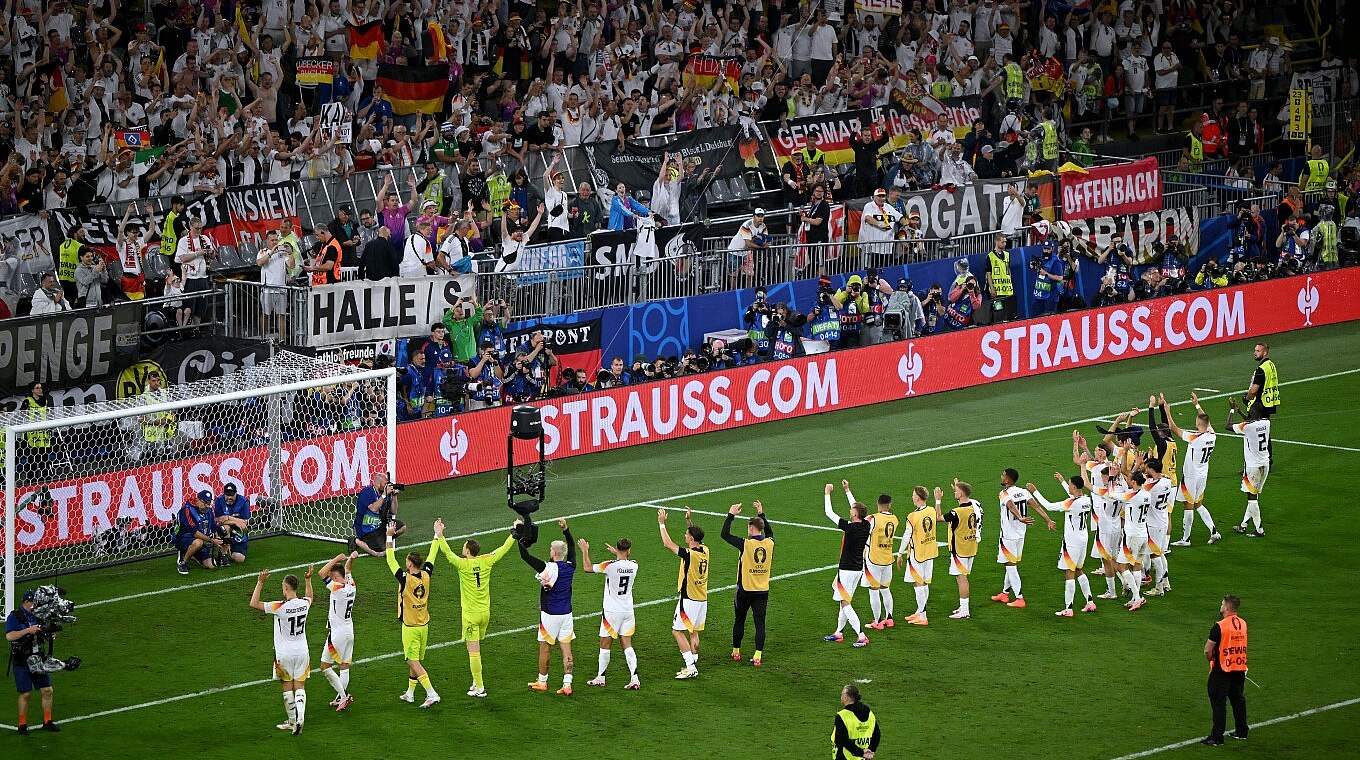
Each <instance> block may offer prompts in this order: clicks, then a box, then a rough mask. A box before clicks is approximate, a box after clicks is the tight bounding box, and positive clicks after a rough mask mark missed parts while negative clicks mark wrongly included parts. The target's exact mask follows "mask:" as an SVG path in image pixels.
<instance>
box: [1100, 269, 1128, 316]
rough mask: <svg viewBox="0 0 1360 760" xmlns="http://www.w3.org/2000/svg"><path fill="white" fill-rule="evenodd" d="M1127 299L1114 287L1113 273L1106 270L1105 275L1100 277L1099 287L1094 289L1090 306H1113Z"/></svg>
mask: <svg viewBox="0 0 1360 760" xmlns="http://www.w3.org/2000/svg"><path fill="white" fill-rule="evenodd" d="M1127 300H1128V299H1127V298H1125V297H1123V296H1121V295H1119V291H1117V290H1115V288H1114V273H1113V272H1106V273H1105V276H1104V277H1101V278H1100V289H1099V290H1097V291H1096V298H1095V303H1093V304H1092V306H1094V307H1096V308H1101V307H1104V306H1114V305H1115V304H1120V303H1124V302H1125V301H1127Z"/></svg>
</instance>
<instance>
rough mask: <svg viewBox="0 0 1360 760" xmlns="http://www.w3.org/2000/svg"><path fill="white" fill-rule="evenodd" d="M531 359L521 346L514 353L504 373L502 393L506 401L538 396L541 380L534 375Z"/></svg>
mask: <svg viewBox="0 0 1360 760" xmlns="http://www.w3.org/2000/svg"><path fill="white" fill-rule="evenodd" d="M532 362H533V359H532V358H531V357H530V355H529V353H527V352H525V351H524V349H523V348H521V349H520V350H519V351H517V352H516V353H515V356H514V358H513V359H512V360H511V361H510V366H509V367H508V368H507V370H506V373H505V386H504V395H505V398H506V400H507V401H512V402H523V401H529V400H530V399H535V398H538V394H539V392H540V391H541V390H542V389H543V382H542V381H541V380H540V379H539V378H538V377H537V376H535V371H534V366H533V363H532Z"/></svg>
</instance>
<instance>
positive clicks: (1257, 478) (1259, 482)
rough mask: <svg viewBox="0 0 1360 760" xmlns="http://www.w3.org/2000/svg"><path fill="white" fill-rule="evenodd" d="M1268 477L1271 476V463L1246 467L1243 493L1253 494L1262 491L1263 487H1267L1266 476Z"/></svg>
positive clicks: (1243, 474) (1243, 477)
mask: <svg viewBox="0 0 1360 760" xmlns="http://www.w3.org/2000/svg"><path fill="white" fill-rule="evenodd" d="M1268 477H1270V465H1266V466H1265V467H1248V468H1246V469H1245V470H1243V471H1242V493H1249V494H1251V495H1253V496H1255V495H1257V494H1259V493H1261V489H1263V488H1265V487H1266V478H1268Z"/></svg>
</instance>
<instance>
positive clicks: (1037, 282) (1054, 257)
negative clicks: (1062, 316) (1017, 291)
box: [1030, 247, 1068, 317]
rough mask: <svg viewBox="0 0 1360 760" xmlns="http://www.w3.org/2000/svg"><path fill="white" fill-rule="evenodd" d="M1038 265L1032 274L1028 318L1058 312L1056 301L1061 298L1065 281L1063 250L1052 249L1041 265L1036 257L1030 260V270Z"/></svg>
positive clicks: (1065, 262) (1065, 268)
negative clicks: (1032, 283)
mask: <svg viewBox="0 0 1360 760" xmlns="http://www.w3.org/2000/svg"><path fill="white" fill-rule="evenodd" d="M1035 265H1038V268H1037V269H1035V272H1034V291H1033V293H1032V294H1031V297H1032V298H1033V303H1034V306H1033V311H1032V313H1031V314H1030V316H1033V317H1040V316H1043V315H1045V314H1052V313H1053V312H1055V311H1057V310H1058V299H1059V298H1060V297H1061V296H1062V291H1063V282H1064V281H1065V280H1066V279H1067V272H1068V261H1067V258H1066V256H1065V255H1064V252H1063V249H1062V248H1059V247H1054V248H1052V252H1051V253H1050V254H1049V255H1048V259H1047V260H1046V261H1044V262H1043V263H1042V264H1040V263H1039V259H1038V258H1037V257H1036V258H1034V259H1031V260H1030V266H1031V268H1033V267H1035Z"/></svg>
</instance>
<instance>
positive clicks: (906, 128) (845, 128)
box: [762, 97, 982, 165]
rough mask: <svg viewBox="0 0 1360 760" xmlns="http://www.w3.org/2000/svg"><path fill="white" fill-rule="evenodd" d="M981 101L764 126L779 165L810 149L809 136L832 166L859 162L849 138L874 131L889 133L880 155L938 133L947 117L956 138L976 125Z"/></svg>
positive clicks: (916, 104) (917, 104) (926, 102)
mask: <svg viewBox="0 0 1360 760" xmlns="http://www.w3.org/2000/svg"><path fill="white" fill-rule="evenodd" d="M981 109H982V104H981V100H980V99H979V98H976V97H966V98H944V99H935V98H929V97H923V98H920V99H919V100H916V101H912V102H910V103H907V104H905V105H904V104H897V103H893V104H889V105H886V106H875V107H873V108H861V109H857V110H854V111H838V112H836V113H828V114H818V115H814V116H803V117H799V118H797V119H788V120H786V121H777V122H773V121H772V122H765V123H764V124H763V125H762V126H763V127H764V129H765V133H766V134H767V135H769V136H770V148H771V149H772V150H773V152H774V157H775V160H776V161H778V162H779V163H780V164H781V165H782V164H783V162H785V161H787V160H789V156H790V155H792V154H793V153H794V151H797V150H799V149H801V148H803V147H805V146H806V145H807V144H808V138H809V136H812V135H815V136H816V137H817V139H818V145H817V147H818V148H820V149H821V150H822V151H824V152H825V153H826V163H827V164H829V165H838V164H849V163H854V161H855V151H854V149H853V148H851V147H850V136H851V135H856V134H860V133H864V134H865V135H868V134H869V132H870V128H871V127H875V126H876V127H878V128H881V129H885V130H887V135H888V142H887V144H886V145H884V146H883V148H882V149H881V151H880V152H887V151H890V150H899V149H901V148H902V147H904V146H905V145H906V144H907V133H908V132H910V131H912V130H917V129H924V130H928V131H930V130H934V129H936V128H937V127H938V126H939V117H940V116H941V115H943V116H944V117H945V118H946V123H947V124H948V125H949V127H950V128H951V129H954V130H955V132H956V134H957V132H958V131H959V130H964V129H967V128H968V127H969V125H970V124H972V123H973V120H974V119H976V118H977V117H978V115H979V114H981V112H982V110H981Z"/></svg>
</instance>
